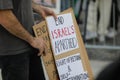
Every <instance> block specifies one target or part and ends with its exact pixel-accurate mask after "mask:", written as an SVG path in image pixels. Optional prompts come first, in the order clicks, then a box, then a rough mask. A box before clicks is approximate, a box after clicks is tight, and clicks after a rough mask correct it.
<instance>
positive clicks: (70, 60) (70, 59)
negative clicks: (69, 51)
mask: <svg viewBox="0 0 120 80" xmlns="http://www.w3.org/2000/svg"><path fill="white" fill-rule="evenodd" d="M79 60H81V58H80V56H79V55H74V56H71V57H68V58H64V59H61V60H58V61H56V65H57V67H60V66H63V65H66V64H68V63H73V62H75V61H79Z"/></svg>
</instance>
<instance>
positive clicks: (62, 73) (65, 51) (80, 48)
mask: <svg viewBox="0 0 120 80" xmlns="http://www.w3.org/2000/svg"><path fill="white" fill-rule="evenodd" d="M46 23H47V28H48V32H49V36H50V42H51V45H52V52H53V56H54V59H55V64H56V67H57V70H58V74H59V78H60V80H93V75H92V70H91V67H90V63H89V59H88V56H87V52H86V49H85V46H84V43H83V40H82V37H81V34H80V30H79V27H78V25H77V22H76V19H75V16H74V13H73V10H72V9H71V8H70V9H68V10H66V11H64V12H63V13H61V14H59V15H58V16H57V20H55V19H54V18H53V16H49V17H47V18H46Z"/></svg>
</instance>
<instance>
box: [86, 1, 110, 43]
mask: <svg viewBox="0 0 120 80" xmlns="http://www.w3.org/2000/svg"><path fill="white" fill-rule="evenodd" d="M93 4H94V5H93ZM111 5H112V0H91V1H90V4H89V7H90V8H88V9H89V10H90V9H91V10H90V11H88V21H87V35H86V39H92V38H96V37H98V39H99V41H100V42H104V41H105V37H106V36H107V35H108V34H109V31H108V26H109V22H110V14H111ZM98 10H99V14H100V15H99V20H97V18H98V17H97V16H98V13H97V11H98ZM97 26H98V27H97Z"/></svg>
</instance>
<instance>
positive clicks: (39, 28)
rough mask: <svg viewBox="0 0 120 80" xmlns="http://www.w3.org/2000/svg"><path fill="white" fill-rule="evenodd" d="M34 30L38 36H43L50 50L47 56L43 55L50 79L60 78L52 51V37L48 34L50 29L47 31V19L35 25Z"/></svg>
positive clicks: (56, 79)
mask: <svg viewBox="0 0 120 80" xmlns="http://www.w3.org/2000/svg"><path fill="white" fill-rule="evenodd" d="M33 30H34V32H35V35H36V37H42V38H43V39H44V40H45V41H46V44H47V48H48V49H47V50H48V51H47V54H46V55H45V56H44V55H42V59H43V63H44V66H45V69H46V72H47V74H48V77H49V80H58V74H57V70H56V66H55V63H54V61H55V60H54V58H53V53H52V51H51V46H50V39H49V36H48V31H47V27H46V24H45V21H43V22H41V23H39V24H36V25H34V26H33Z"/></svg>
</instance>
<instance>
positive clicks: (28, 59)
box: [0, 51, 45, 80]
mask: <svg viewBox="0 0 120 80" xmlns="http://www.w3.org/2000/svg"><path fill="white" fill-rule="evenodd" d="M0 67H1V73H2V78H3V80H45V78H44V73H43V69H42V65H41V60H40V57H38V56H37V55H36V54H35V51H28V52H25V53H22V54H17V55H9V56H0Z"/></svg>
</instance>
